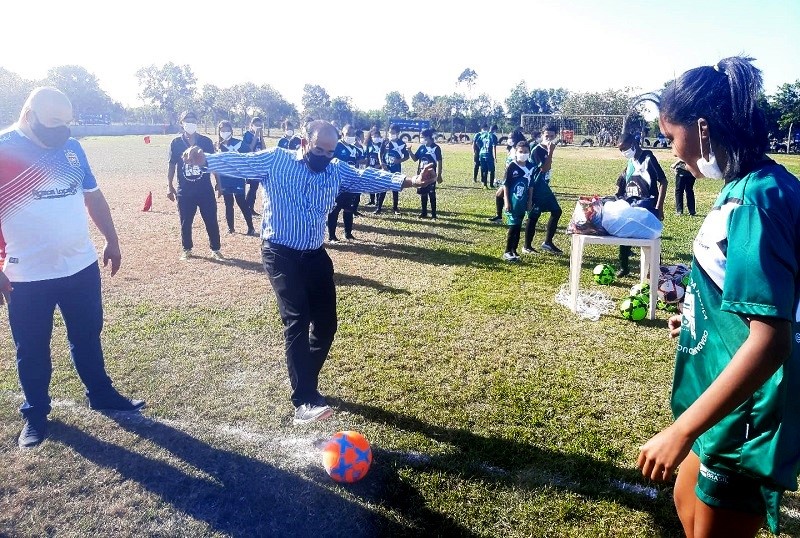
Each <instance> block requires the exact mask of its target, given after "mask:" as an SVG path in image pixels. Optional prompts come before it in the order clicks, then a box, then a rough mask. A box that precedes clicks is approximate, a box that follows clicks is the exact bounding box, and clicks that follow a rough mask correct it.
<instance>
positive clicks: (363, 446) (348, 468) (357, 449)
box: [322, 431, 372, 483]
mask: <svg viewBox="0 0 800 538" xmlns="http://www.w3.org/2000/svg"><path fill="white" fill-rule="evenodd" d="M371 464H372V448H371V447H370V446H369V441H367V439H366V437H364V436H363V435H361V434H360V433H359V432H355V431H345V432H337V433H335V434H334V435H333V437H331V440H330V441H328V443H327V444H326V445H325V447H324V448H323V449H322V465H323V466H324V467H325V471H326V472H327V473H328V475H330V477H331V478H333V479H334V480H335V481H337V482H346V483H352V482H357V481H358V480H361V479H362V478H364V476H365V475H366V474H367V471H369V466H370V465H371Z"/></svg>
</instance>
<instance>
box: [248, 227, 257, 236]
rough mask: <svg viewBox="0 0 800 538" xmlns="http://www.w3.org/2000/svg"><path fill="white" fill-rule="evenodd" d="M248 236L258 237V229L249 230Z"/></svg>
mask: <svg viewBox="0 0 800 538" xmlns="http://www.w3.org/2000/svg"><path fill="white" fill-rule="evenodd" d="M247 235H250V236H254V235H257V234H256V229H255V228H250V229H249V230H247Z"/></svg>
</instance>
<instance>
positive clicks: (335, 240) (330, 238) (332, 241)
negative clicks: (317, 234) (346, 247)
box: [328, 235, 339, 243]
mask: <svg viewBox="0 0 800 538" xmlns="http://www.w3.org/2000/svg"><path fill="white" fill-rule="evenodd" d="M328 242H329V243H338V242H339V238H338V237H336V236H335V235H333V236H331V237H329V238H328Z"/></svg>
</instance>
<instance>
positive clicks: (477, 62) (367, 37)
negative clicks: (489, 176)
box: [0, 0, 800, 110]
mask: <svg viewBox="0 0 800 538" xmlns="http://www.w3.org/2000/svg"><path fill="white" fill-rule="evenodd" d="M507 4H508V5H507V6H504V5H503V4H502V3H500V2H492V1H489V0H485V1H482V2H477V1H472V0H461V1H452V0H428V1H427V2H425V1H422V2H419V1H418V2H381V1H380V0H371V1H366V2H364V1H350V2H346V1H341V0H340V1H336V2H333V1H330V0H300V1H297V2H279V1H270V0H262V1H250V2H207V1H200V0H196V1H194V2H184V1H170V0H160V1H152V0H139V1H135V0H134V1H131V0H122V1H119V2H108V1H105V0H104V1H96V0H84V1H81V0H78V1H76V2H63V0H34V1H33V2H3V19H4V21H5V23H4V29H3V38H4V40H5V42H6V43H15V44H17V46H6V47H4V48H3V50H2V52H0V66H1V67H5V68H6V69H8V70H10V71H12V72H15V73H17V74H19V75H20V76H22V77H23V78H27V79H34V80H35V79H41V78H43V77H44V76H45V75H46V73H47V70H48V69H49V68H51V67H55V66H58V65H80V66H83V67H84V68H86V69H87V70H88V71H89V72H91V73H93V74H94V75H95V76H96V77H97V78H98V79H99V81H100V86H101V88H102V89H103V90H105V91H106V92H107V93H108V94H109V95H110V96H111V98H112V99H114V100H115V101H119V102H121V103H122V104H124V105H126V106H138V105H141V104H143V102H142V100H141V99H139V98H138V96H137V94H138V93H139V91H140V88H139V86H138V81H137V79H136V77H135V72H136V71H137V70H138V69H139V68H141V67H145V66H148V65H152V64H155V65H159V66H161V65H163V64H165V63H167V62H174V63H176V64H179V65H183V64H187V65H189V66H190V67H191V68H192V71H193V72H194V74H195V75H196V76H197V79H198V84H197V86H198V89H199V88H201V87H202V85H203V84H215V85H217V86H220V87H227V86H231V85H233V84H240V83H244V82H253V83H255V84H270V85H271V86H272V87H274V88H275V89H276V90H278V91H279V92H280V93H281V94H282V95H283V96H284V97H285V98H286V99H287V100H289V101H290V102H293V103H295V104H296V105H297V106H298V108H300V99H301V96H302V91H303V85H304V84H306V83H312V84H319V85H321V86H323V87H324V88H325V89H326V90H327V91H328V93H329V94H330V96H331V97H337V96H345V97H350V98H352V100H353V103H354V104H355V106H357V107H358V108H360V109H364V110H369V109H374V108H380V107H382V106H383V104H384V99H385V96H386V94H387V93H388V92H390V91H394V90H397V91H400V92H401V93H402V94H403V95H404V96H405V98H406V100H407V101H408V102H409V104H410V102H411V97H412V96H413V95H414V94H415V93H417V92H418V91H423V92H425V93H427V94H429V95H441V94H450V93H452V92H454V91H461V92H466V88H463V87H461V88H459V87H457V86H456V81H457V78H458V75H459V74H460V73H461V72H462V71H463V70H464V69H465V68H471V69H473V70H475V71H476V72H477V74H478V78H477V81H476V85H475V87H474V89H473V90H472V94H473V96H477V95H478V94H481V93H487V94H489V95H490V96H491V97H492V98H493V99H495V100H497V101H499V102H501V103H502V102H503V101H504V100H505V98H506V97H507V96H508V95H509V93H510V92H511V89H512V88H513V87H514V86H516V85H517V83H519V82H520V81H523V80H524V81H525V82H526V83H527V85H528V87H529V88H551V87H563V88H566V89H568V90H571V91H602V90H606V89H609V88H624V87H633V88H637V89H638V90H640V91H642V92H646V91H650V90H655V89H659V88H661V87H662V86H663V84H664V82H666V81H667V80H670V79H672V78H673V77H675V76H676V75H679V74H680V73H682V72H684V71H686V70H687V69H690V68H692V67H696V66H699V65H713V64H714V63H716V61H717V60H719V59H721V58H724V57H726V56H732V55H736V54H740V53H745V54H747V55H749V56H752V57H754V58H756V65H757V66H758V67H759V68H760V69H761V70H762V71H763V75H764V83H765V84H764V85H765V89H766V91H767V93H768V94H771V93H774V91H775V90H776V88H777V87H778V86H779V85H781V84H783V83H786V82H794V81H796V80H800V57H798V54H797V53H798V50H799V49H800V46H799V45H798V35H800V0H758V1H753V0H646V1H630V0H628V1H622V0H564V1H561V0H548V1H541V0H527V1H524V2H514V3H511V2H509V3H507ZM243 6H245V7H246V8H247V9H246V10H245V9H242V7H243ZM32 8H33V9H32Z"/></svg>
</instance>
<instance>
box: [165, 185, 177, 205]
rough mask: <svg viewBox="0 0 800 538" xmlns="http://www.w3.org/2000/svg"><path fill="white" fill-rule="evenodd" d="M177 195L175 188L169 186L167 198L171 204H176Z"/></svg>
mask: <svg viewBox="0 0 800 538" xmlns="http://www.w3.org/2000/svg"><path fill="white" fill-rule="evenodd" d="M176 194H177V193H176V192H175V187H173V186H172V185H170V186H169V190H168V191H167V198H168V199H169V201H170V202H174V201H175V195H176Z"/></svg>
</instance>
